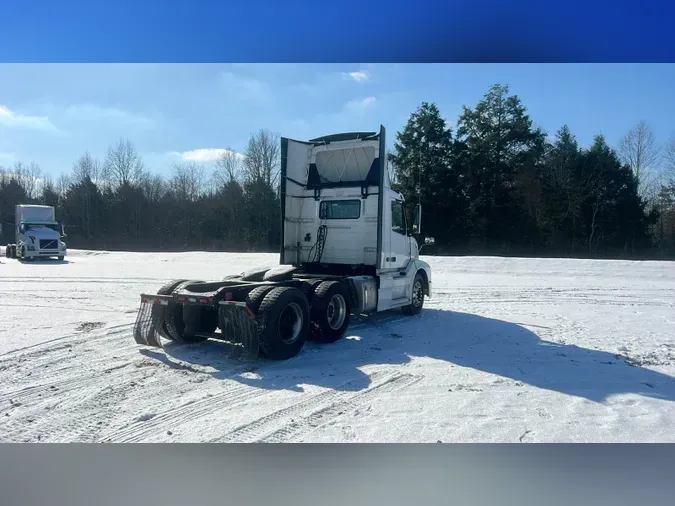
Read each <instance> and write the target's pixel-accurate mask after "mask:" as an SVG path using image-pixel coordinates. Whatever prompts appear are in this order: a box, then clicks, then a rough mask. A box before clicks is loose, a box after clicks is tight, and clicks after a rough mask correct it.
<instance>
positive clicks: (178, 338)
mask: <svg viewBox="0 0 675 506" xmlns="http://www.w3.org/2000/svg"><path fill="white" fill-rule="evenodd" d="M186 281H188V280H187V279H177V280H173V281H169V282H168V283H167V284H166V285H164V286H163V287H162V288H160V289H159V290H157V295H171V294H172V293H173V292H174V290H175V289H176V288H178V286H180V285H181V284H183V283H185V282H186ZM191 309H192V308H190V310H188V314H190V316H192V314H191ZM196 309H201V308H200V307H196ZM183 313H184V308H183V304H181V303H180V302H175V301H173V300H171V301H169V304H168V306H167V307H166V313H165V316H164V319H163V321H161V322H160V321H158V319H159V318H161V312H160V310H159V309H157V311H155V308H154V307H153V313H152V318H153V325H156V326H157V327H159V328H160V329H161V331H162V333H163V334H164V335H165V336H167V337H168V338H169V339H171V340H172V341H174V342H176V343H197V342H201V341H204V338H203V337H197V336H192V335H190V334H187V333H186V332H185V330H186V325H185V318H184V316H183ZM190 330H191V329H190Z"/></svg>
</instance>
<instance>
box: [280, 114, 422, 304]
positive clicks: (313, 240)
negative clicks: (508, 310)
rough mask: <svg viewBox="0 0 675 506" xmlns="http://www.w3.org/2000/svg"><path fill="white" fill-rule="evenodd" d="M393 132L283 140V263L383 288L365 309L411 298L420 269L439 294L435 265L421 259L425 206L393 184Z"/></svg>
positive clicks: (381, 129)
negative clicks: (389, 155) (389, 141)
mask: <svg viewBox="0 0 675 506" xmlns="http://www.w3.org/2000/svg"><path fill="white" fill-rule="evenodd" d="M385 135H386V132H385V129H384V127H380V131H379V133H378V132H351V133H342V134H335V135H328V136H324V137H319V138H316V139H312V140H310V141H297V140H292V139H287V138H282V140H281V200H282V224H281V226H282V241H281V242H282V245H281V258H280V263H281V264H285V265H293V266H296V267H298V268H300V269H301V270H302V271H303V272H306V273H311V274H335V275H346V276H350V275H355V274H360V275H362V277H361V278H359V281H357V283H366V284H368V285H369V286H370V288H371V290H372V289H376V290H377V303H376V305H375V306H374V307H371V306H370V305H367V306H366V307H364V308H361V309H363V310H377V311H383V310H387V309H391V308H394V307H401V306H406V305H408V304H410V302H411V296H412V291H413V284H414V280H415V275H416V274H419V275H420V276H421V277H422V278H423V282H424V286H423V289H424V292H425V294H426V295H427V296H430V294H431V270H430V268H429V265H428V264H427V263H426V262H423V261H422V260H420V258H419V249H420V247H419V243H418V241H417V237H419V236H420V232H421V230H420V225H421V212H420V211H421V210H420V206H419V205H409V204H406V202H405V199H404V197H403V195H402V194H400V193H398V192H396V191H394V190H393V189H392V188H391V183H390V180H389V173H388V172H387V170H386V160H385V156H386V151H385V146H386V144H385ZM425 242H427V243H428V242H430V240H425ZM374 287H376V288H374Z"/></svg>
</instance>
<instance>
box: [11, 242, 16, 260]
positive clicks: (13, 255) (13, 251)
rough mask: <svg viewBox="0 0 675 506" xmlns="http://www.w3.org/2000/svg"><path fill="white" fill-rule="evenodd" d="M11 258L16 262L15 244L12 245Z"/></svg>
mask: <svg viewBox="0 0 675 506" xmlns="http://www.w3.org/2000/svg"><path fill="white" fill-rule="evenodd" d="M12 258H13V259H14V260H16V244H12Z"/></svg>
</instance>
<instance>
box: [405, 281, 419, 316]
mask: <svg viewBox="0 0 675 506" xmlns="http://www.w3.org/2000/svg"><path fill="white" fill-rule="evenodd" d="M423 306H424V278H423V277H422V275H421V274H419V273H417V274H416V275H415V279H413V283H412V298H411V301H410V304H409V305H407V306H404V307H403V308H402V309H403V312H404V313H406V314H410V315H414V314H419V313H420V312H421V311H422V307H423Z"/></svg>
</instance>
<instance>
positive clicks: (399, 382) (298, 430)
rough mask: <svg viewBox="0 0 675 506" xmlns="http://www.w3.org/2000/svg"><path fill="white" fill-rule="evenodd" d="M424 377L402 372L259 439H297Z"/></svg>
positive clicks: (271, 440)
mask: <svg viewBox="0 0 675 506" xmlns="http://www.w3.org/2000/svg"><path fill="white" fill-rule="evenodd" d="M421 379H422V377H421V376H413V375H412V374H401V375H397V376H394V377H391V378H389V379H387V380H385V381H384V382H382V383H380V384H379V385H376V386H374V387H372V388H369V389H368V390H366V391H364V392H360V393H358V394H356V395H353V396H351V397H349V398H347V399H342V400H340V401H338V402H336V403H334V404H331V405H329V406H326V407H324V408H322V409H320V410H319V411H315V412H313V413H312V414H310V415H309V416H307V417H304V418H302V419H301V420H297V421H292V422H291V423H289V424H287V425H285V426H284V427H281V428H280V429H278V430H276V431H275V432H273V433H272V434H269V435H268V436H267V437H264V438H262V439H260V440H259V442H261V443H286V442H292V441H294V440H297V439H298V438H300V437H302V436H303V435H305V434H307V433H308V432H311V431H313V430H314V429H316V428H318V427H320V426H321V425H324V424H326V423H328V422H330V421H331V420H334V419H335V418H337V417H339V416H341V415H343V414H344V413H345V412H348V411H352V410H355V409H357V408H358V407H360V406H362V405H364V404H366V403H367V402H369V401H370V400H371V399H372V398H374V397H376V396H377V395H382V394H385V393H389V392H394V391H396V390H399V389H402V388H406V387H409V386H410V385H412V384H414V383H417V382H418V381H420V380H421Z"/></svg>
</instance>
